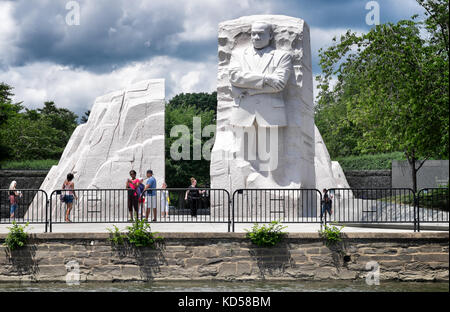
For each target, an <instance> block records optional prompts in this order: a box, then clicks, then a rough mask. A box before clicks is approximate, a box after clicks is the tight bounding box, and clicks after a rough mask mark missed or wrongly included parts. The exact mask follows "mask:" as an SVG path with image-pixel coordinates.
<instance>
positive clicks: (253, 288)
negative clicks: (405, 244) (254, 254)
mask: <svg viewBox="0 0 450 312" xmlns="http://www.w3.org/2000/svg"><path fill="white" fill-rule="evenodd" d="M61 291H73V292H77V291H83V292H92V291H101V292H173V291H175V292H330V291H331V292H360V291H363V292H448V291H449V284H448V283H437V282H420V283H418V282H380V285H372V286H370V285H367V284H366V283H365V281H327V282H317V281H298V282H295V281H252V282H219V281H155V282H117V283H97V282H88V283H81V284H79V285H72V286H71V285H67V284H65V283H0V292H61Z"/></svg>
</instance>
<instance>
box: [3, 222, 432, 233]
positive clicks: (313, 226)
mask: <svg viewBox="0 0 450 312" xmlns="http://www.w3.org/2000/svg"><path fill="white" fill-rule="evenodd" d="M113 225H116V226H117V227H118V228H119V230H120V231H123V232H125V231H126V227H127V226H130V225H131V223H69V224H67V223H63V224H53V225H52V232H53V233H108V228H109V229H113ZM282 225H283V226H287V228H285V229H284V230H283V231H284V232H289V233H317V232H318V231H319V229H320V224H317V223H301V224H282ZM150 226H151V231H152V232H176V233H180V232H181V233H182V232H189V233H195V232H209V233H223V232H228V224H226V223H158V222H150ZM8 227H11V224H0V233H8V232H9V229H8ZM252 227H253V223H237V224H235V232H237V233H245V232H246V231H245V229H248V230H251V228H252ZM26 231H27V232H28V233H44V232H45V225H44V224H30V225H29V226H28V228H27V229H26ZM342 232H344V233H355V232H366V233H373V232H383V233H401V232H406V233H410V232H413V230H412V229H392V228H373V227H354V226H353V227H352V226H347V225H345V226H344V228H343V230H342ZM421 232H436V231H421Z"/></svg>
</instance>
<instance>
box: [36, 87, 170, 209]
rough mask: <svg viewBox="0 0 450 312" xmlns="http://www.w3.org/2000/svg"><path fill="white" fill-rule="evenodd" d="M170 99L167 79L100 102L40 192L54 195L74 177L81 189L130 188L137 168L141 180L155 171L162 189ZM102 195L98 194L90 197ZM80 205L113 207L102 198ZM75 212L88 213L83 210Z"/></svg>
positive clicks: (133, 88)
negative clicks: (131, 174) (131, 173)
mask: <svg viewBox="0 0 450 312" xmlns="http://www.w3.org/2000/svg"><path fill="white" fill-rule="evenodd" d="M164 98H165V88H164V79H151V80H145V81H141V82H138V83H135V84H133V85H131V86H129V87H127V88H126V89H124V90H120V91H116V92H112V93H109V94H107V95H104V96H100V97H98V98H97V99H96V100H95V103H94V105H93V107H92V109H91V113H90V115H89V119H88V121H87V123H85V124H82V125H79V126H78V127H77V128H76V129H75V131H74V132H73V134H72V136H71V138H70V140H69V142H68V144H67V146H66V148H65V150H64V152H63V155H62V156H61V159H60V161H59V163H58V165H57V166H53V167H52V168H51V170H50V172H49V173H48V175H47V177H46V178H45V180H44V182H43V183H42V185H41V187H40V189H42V190H44V191H46V192H47V193H48V195H49V196H50V194H51V193H52V192H53V191H54V190H59V189H61V186H62V184H63V182H64V180H65V178H66V175H67V174H68V173H70V172H71V173H73V174H74V176H75V178H74V180H73V181H74V183H75V187H76V189H80V190H81V189H124V188H125V181H126V180H127V178H128V177H129V171H130V170H132V169H133V170H135V171H136V172H137V177H138V178H144V177H145V176H146V171H147V170H148V169H152V170H153V172H154V176H155V178H156V180H157V181H158V183H159V185H158V187H159V186H160V185H161V183H162V182H163V181H164V178H165V148H164V144H165V136H164V133H165V131H164V111H165V100H164ZM99 194H100V193H99ZM96 196H99V195H98V194H96V193H95V192H92V193H90V194H89V197H96ZM56 197H58V196H53V197H52V200H55V198H56ZM79 200H80V203H82V204H80V203H79V205H78V207H83V209H89V202H95V201H100V202H101V203H102V207H106V204H107V203H106V201H105V199H102V198H87V197H86V196H85V198H82V197H80V199H79ZM82 201H86V202H82ZM105 209H107V208H105ZM123 209H127V207H123ZM53 213H55V212H53ZM74 213H79V214H82V213H83V211H80V209H79V208H77V209H74ZM85 215H86V214H85ZM103 215H104V214H103ZM124 217H127V213H126V212H125V214H124ZM75 218H77V217H75Z"/></svg>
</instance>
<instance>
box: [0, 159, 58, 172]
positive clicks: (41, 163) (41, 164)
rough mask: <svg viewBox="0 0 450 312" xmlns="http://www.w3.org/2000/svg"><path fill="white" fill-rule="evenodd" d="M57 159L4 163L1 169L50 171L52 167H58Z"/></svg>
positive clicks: (0, 165) (1, 164)
mask: <svg viewBox="0 0 450 312" xmlns="http://www.w3.org/2000/svg"><path fill="white" fill-rule="evenodd" d="M58 162H59V160H57V159H33V160H22V161H4V162H1V163H0V169H10V170H12V169H21V170H22V169H27V170H30V169H31V170H49V169H50V168H51V167H52V166H56V165H57V164H58Z"/></svg>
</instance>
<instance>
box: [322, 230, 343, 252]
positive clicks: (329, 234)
mask: <svg viewBox="0 0 450 312" xmlns="http://www.w3.org/2000/svg"><path fill="white" fill-rule="evenodd" d="M343 228H344V226H342V227H340V228H338V227H337V226H334V225H331V226H328V225H326V224H325V225H324V228H323V229H320V230H319V235H320V237H322V238H323V239H324V241H325V244H326V245H327V246H328V247H330V246H335V245H336V244H337V243H339V242H341V241H342V229H343Z"/></svg>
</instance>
